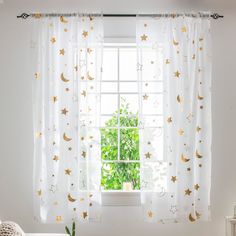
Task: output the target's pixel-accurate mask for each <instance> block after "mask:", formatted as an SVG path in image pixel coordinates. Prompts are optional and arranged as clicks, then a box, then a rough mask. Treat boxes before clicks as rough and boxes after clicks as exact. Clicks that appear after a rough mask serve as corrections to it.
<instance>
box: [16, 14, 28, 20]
mask: <svg viewBox="0 0 236 236" xmlns="http://www.w3.org/2000/svg"><path fill="white" fill-rule="evenodd" d="M29 16H30V15H29V14H27V13H22V14H21V15H19V16H17V18H22V19H27V18H28V17H29Z"/></svg>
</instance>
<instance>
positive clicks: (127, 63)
mask: <svg viewBox="0 0 236 236" xmlns="http://www.w3.org/2000/svg"><path fill="white" fill-rule="evenodd" d="M119 58H120V61H119V63H120V80H137V53H136V50H135V49H120V57H119Z"/></svg>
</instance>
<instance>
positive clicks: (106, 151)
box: [101, 128, 118, 160]
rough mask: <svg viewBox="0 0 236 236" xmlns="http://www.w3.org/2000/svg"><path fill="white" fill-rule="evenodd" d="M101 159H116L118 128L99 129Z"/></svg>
mask: <svg viewBox="0 0 236 236" xmlns="http://www.w3.org/2000/svg"><path fill="white" fill-rule="evenodd" d="M101 148H102V160H117V155H118V130H117V129H108V128H102V129H101Z"/></svg>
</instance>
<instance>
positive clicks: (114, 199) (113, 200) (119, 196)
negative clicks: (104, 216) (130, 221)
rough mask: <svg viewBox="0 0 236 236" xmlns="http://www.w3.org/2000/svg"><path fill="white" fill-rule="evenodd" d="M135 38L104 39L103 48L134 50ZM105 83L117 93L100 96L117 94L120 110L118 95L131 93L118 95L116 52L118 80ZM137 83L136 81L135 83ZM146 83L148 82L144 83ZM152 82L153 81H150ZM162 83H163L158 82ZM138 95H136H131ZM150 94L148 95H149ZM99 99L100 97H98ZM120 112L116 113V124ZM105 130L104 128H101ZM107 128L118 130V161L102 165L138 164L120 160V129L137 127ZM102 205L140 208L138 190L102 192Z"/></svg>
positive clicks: (109, 161) (137, 161) (132, 161)
mask: <svg viewBox="0 0 236 236" xmlns="http://www.w3.org/2000/svg"><path fill="white" fill-rule="evenodd" d="M134 42H135V38H106V39H105V44H104V48H109V47H110V48H118V50H119V49H120V48H136V43H134ZM106 82H117V84H118V92H116V93H113V92H110V93H107V92H103V93H101V95H102V94H117V95H118V109H119V108H120V94H132V93H119V89H120V88H119V87H120V84H119V82H120V76H119V52H118V79H117V80H106ZM122 82H135V81H134V80H131V81H128V80H125V81H122ZM136 82H138V80H137V81H136ZM145 82H148V81H145ZM150 82H153V81H150ZM160 82H163V81H160ZM133 94H138V93H133ZM149 94H150V93H149ZM153 94H163V92H160V93H157V92H155V93H153ZM101 95H100V96H101ZM100 98H101V97H100ZM102 116H111V115H110V114H101V117H102ZM119 116H120V112H118V116H117V118H118V122H119V121H120V119H119ZM149 116H158V115H157V114H150V115H149ZM160 116H163V114H160ZM101 128H106V127H101ZM109 128H115V129H117V130H118V159H117V160H102V162H104V163H115V162H119V163H122V162H123V163H140V161H139V160H120V129H121V128H138V129H139V128H140V127H139V126H137V127H120V125H119V123H118V126H117V127H109ZM150 128H158V127H156V126H155V127H150ZM102 205H103V206H140V205H141V196H140V190H133V191H130V192H127V191H123V190H118V191H117V190H105V191H104V190H103V191H102Z"/></svg>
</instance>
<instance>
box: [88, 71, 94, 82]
mask: <svg viewBox="0 0 236 236" xmlns="http://www.w3.org/2000/svg"><path fill="white" fill-rule="evenodd" d="M87 79H88V80H94V78H93V77H92V76H90V75H89V72H88V73H87Z"/></svg>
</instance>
